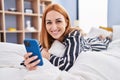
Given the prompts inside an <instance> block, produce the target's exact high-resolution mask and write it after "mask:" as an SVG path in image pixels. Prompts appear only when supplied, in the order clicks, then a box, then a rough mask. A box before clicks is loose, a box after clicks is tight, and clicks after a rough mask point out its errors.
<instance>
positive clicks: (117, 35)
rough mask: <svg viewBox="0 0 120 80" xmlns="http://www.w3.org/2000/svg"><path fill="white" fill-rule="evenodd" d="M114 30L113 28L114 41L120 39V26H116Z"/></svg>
mask: <svg viewBox="0 0 120 80" xmlns="http://www.w3.org/2000/svg"><path fill="white" fill-rule="evenodd" d="M112 28H113V40H117V39H120V25H114V26H113V27H112Z"/></svg>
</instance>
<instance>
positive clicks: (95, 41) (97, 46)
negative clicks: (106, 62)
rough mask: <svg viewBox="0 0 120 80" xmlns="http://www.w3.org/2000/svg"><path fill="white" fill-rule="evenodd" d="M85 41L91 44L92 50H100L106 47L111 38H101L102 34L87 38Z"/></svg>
mask: <svg viewBox="0 0 120 80" xmlns="http://www.w3.org/2000/svg"><path fill="white" fill-rule="evenodd" d="M86 42H87V44H89V45H90V46H91V50H92V51H101V50H106V49H107V47H108V45H109V43H110V42H111V39H110V38H109V37H104V38H103V36H102V37H101V36H99V37H95V38H88V39H87V40H86Z"/></svg>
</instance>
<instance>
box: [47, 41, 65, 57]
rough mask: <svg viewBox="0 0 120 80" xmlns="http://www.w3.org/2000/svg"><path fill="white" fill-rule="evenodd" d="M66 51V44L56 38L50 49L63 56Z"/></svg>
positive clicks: (51, 51)
mask: <svg viewBox="0 0 120 80" xmlns="http://www.w3.org/2000/svg"><path fill="white" fill-rule="evenodd" d="M64 51H65V46H64V45H63V44H62V43H61V42H60V41H58V40H55V41H54V42H53V44H52V46H51V48H50V49H49V52H50V53H51V54H54V55H56V56H58V57H62V56H63V54H64Z"/></svg>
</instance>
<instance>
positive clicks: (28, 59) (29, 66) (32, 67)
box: [24, 53, 40, 70]
mask: <svg viewBox="0 0 120 80" xmlns="http://www.w3.org/2000/svg"><path fill="white" fill-rule="evenodd" d="M31 55H32V53H27V54H25V55H24V59H25V60H24V65H25V66H26V68H27V69H28V70H35V69H37V64H38V63H39V62H40V60H37V61H35V62H32V61H33V60H35V59H37V58H38V56H32V57H30V56H31ZM31 62H32V63H31Z"/></svg>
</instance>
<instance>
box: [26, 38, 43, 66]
mask: <svg viewBox="0 0 120 80" xmlns="http://www.w3.org/2000/svg"><path fill="white" fill-rule="evenodd" d="M24 45H25V48H26V51H27V52H32V55H31V56H30V57H32V56H38V58H37V59H36V60H38V59H40V63H39V64H38V66H42V65H43V59H42V56H41V51H40V48H39V42H38V41H37V40H36V39H25V40H24ZM36 60H33V61H32V62H34V61H36ZM32 62H31V63H32Z"/></svg>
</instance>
